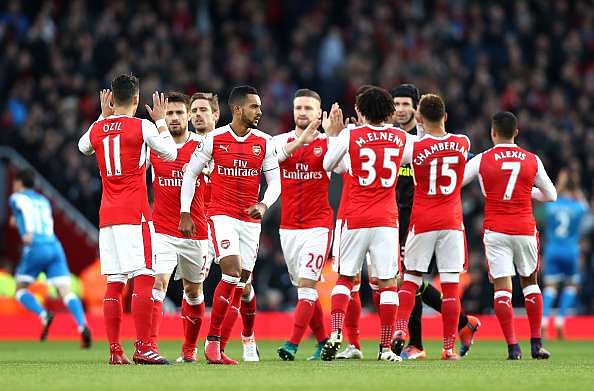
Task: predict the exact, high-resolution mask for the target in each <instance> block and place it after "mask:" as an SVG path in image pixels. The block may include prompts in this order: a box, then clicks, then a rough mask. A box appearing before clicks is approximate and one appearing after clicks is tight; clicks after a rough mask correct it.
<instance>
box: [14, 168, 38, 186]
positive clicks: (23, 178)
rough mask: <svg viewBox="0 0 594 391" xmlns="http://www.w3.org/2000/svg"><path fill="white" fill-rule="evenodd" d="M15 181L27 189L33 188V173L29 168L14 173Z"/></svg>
mask: <svg viewBox="0 0 594 391" xmlns="http://www.w3.org/2000/svg"><path fill="white" fill-rule="evenodd" d="M16 180H18V181H20V182H21V183H22V184H23V186H25V187H26V188H27V189H32V188H33V187H34V186H35V172H33V170H32V169H30V168H25V169H22V170H19V171H18V172H17V173H16Z"/></svg>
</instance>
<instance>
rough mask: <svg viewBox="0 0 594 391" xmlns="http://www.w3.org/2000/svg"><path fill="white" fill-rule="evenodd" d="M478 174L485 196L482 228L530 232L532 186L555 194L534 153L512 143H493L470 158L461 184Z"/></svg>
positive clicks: (512, 232) (531, 233) (531, 225)
mask: <svg viewBox="0 0 594 391" xmlns="http://www.w3.org/2000/svg"><path fill="white" fill-rule="evenodd" d="M477 175H478V177H479V183H480V185H481V190H482V192H483V195H484V196H485V212H484V221H483V228H484V229H485V230H489V231H494V232H499V233H503V234H508V235H534V233H535V232H536V222H535V220H534V215H533V212H532V193H533V186H536V187H538V188H539V189H542V191H543V193H545V194H553V193H555V194H556V191H555V186H554V185H553V183H552V182H551V180H550V178H549V176H548V175H547V173H546V171H545V169H544V166H543V164H542V162H541V161H540V159H539V158H538V156H536V155H535V154H533V153H530V152H528V151H526V150H524V149H522V148H520V147H519V146H517V145H516V144H497V145H495V146H494V147H493V148H491V149H489V150H487V151H485V152H483V153H481V154H479V155H477V156H475V157H474V158H472V159H471V160H470V161H469V162H468V164H467V167H466V170H465V173H464V184H466V183H468V182H470V181H471V180H472V179H473V178H475V177H476V176H477Z"/></svg>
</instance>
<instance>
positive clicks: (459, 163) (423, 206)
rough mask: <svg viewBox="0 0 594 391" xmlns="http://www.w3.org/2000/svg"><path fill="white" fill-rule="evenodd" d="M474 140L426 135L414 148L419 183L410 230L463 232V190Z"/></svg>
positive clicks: (418, 231) (451, 135)
mask: <svg viewBox="0 0 594 391" xmlns="http://www.w3.org/2000/svg"><path fill="white" fill-rule="evenodd" d="M469 149H470V140H468V137H466V136H464V135H457V134H447V135H446V136H445V137H440V138H438V137H433V136H431V135H429V134H427V135H425V136H424V137H423V138H422V139H421V140H419V141H417V142H416V143H415V144H414V147H413V156H412V169H413V178H414V182H415V193H414V197H413V208H412V213H411V218H410V228H409V230H414V232H415V233H422V232H428V231H437V230H445V229H457V230H463V229H464V225H463V221H462V197H461V192H460V190H461V187H462V180H463V179H464V167H465V166H466V157H467V155H468V150H469Z"/></svg>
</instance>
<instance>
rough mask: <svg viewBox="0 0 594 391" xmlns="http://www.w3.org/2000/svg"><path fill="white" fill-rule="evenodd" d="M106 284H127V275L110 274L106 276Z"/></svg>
mask: <svg viewBox="0 0 594 391" xmlns="http://www.w3.org/2000/svg"><path fill="white" fill-rule="evenodd" d="M107 282H108V283H109V282H123V283H124V284H125V283H126V282H128V275H127V274H110V275H108V276H107Z"/></svg>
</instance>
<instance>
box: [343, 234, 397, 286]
mask: <svg viewBox="0 0 594 391" xmlns="http://www.w3.org/2000/svg"><path fill="white" fill-rule="evenodd" d="M336 233H337V234H338V235H340V236H337V237H336V238H335V240H336V241H337V242H338V243H339V244H338V255H337V256H336V255H335V256H336V257H337V263H338V273H339V274H341V275H343V276H355V275H357V273H359V272H361V268H362V267H363V262H364V261H365V259H366V255H367V254H369V261H370V263H369V264H370V266H371V267H372V268H373V270H374V271H375V277H377V278H379V279H380V280H387V279H390V278H394V277H396V274H398V257H399V254H400V250H399V246H398V228H397V227H394V228H392V227H373V228H356V229H349V228H348V227H347V226H346V224H344V223H343V224H342V226H341V228H340V230H337V231H336Z"/></svg>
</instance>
